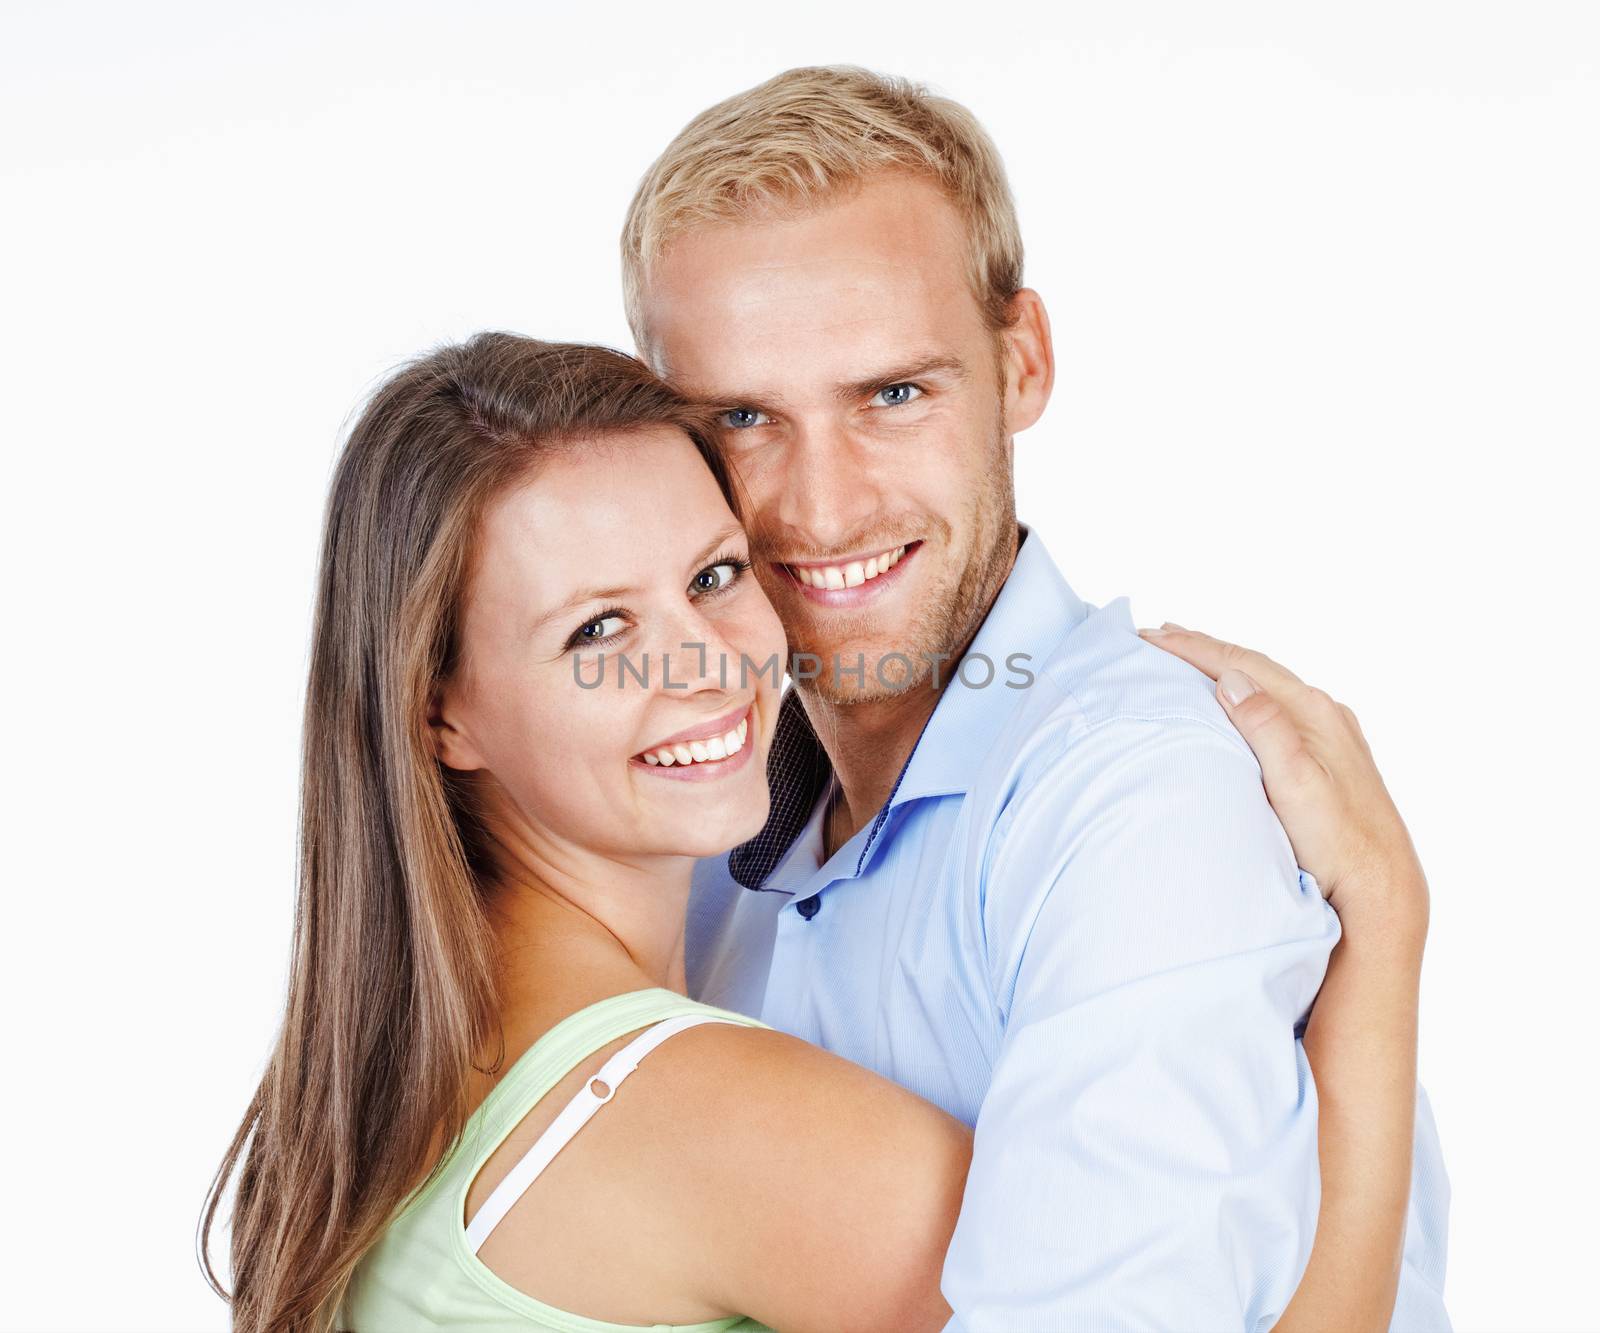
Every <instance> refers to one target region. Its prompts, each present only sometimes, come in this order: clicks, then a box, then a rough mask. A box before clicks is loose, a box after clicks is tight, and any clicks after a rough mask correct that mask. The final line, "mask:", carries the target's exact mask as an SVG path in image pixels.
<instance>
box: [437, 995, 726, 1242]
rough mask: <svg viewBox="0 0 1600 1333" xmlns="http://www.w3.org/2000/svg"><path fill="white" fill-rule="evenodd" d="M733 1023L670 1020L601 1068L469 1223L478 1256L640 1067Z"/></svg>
mask: <svg viewBox="0 0 1600 1333" xmlns="http://www.w3.org/2000/svg"><path fill="white" fill-rule="evenodd" d="M733 1021H734V1020H733V1019H731V1018H714V1017H712V1016H711V1015H709V1014H685V1015H684V1016H683V1017H682V1018H669V1019H666V1020H665V1021H663V1022H660V1023H657V1024H655V1025H654V1026H653V1027H649V1028H646V1029H645V1030H644V1031H643V1032H641V1033H640V1034H639V1035H638V1036H637V1037H635V1038H634V1039H633V1040H632V1041H630V1042H629V1043H628V1044H627V1045H626V1046H624V1047H623V1048H622V1049H621V1050H620V1051H618V1052H617V1053H616V1054H615V1055H613V1056H612V1057H611V1058H610V1059H609V1060H607V1061H606V1062H605V1064H603V1065H601V1066H600V1071H599V1073H597V1074H595V1075H594V1076H593V1077H592V1078H590V1079H589V1081H588V1082H587V1083H585V1084H584V1085H583V1087H581V1088H580V1089H578V1092H577V1094H576V1095H575V1096H574V1097H573V1099H572V1100H571V1101H570V1102H568V1103H567V1104H566V1106H564V1107H563V1108H562V1110H561V1114H560V1115H558V1116H557V1117H556V1118H555V1119H554V1120H552V1121H551V1122H550V1124H549V1126H548V1128H546V1129H545V1131H544V1133H543V1134H541V1135H539V1137H538V1139H537V1140H536V1141H535V1142H534V1145H533V1146H532V1147H531V1148H529V1149H528V1151H527V1152H526V1153H525V1154H523V1157H522V1160H521V1161H519V1162H518V1163H517V1164H516V1165H515V1166H514V1167H512V1168H511V1170H510V1171H509V1172H507V1173H506V1177H505V1179H504V1180H502V1181H501V1182H500V1183H499V1184H498V1185H496V1186H495V1187H494V1192H493V1193H492V1194H490V1195H489V1197H488V1198H487V1199H485V1200H484V1203H483V1207H482V1208H480V1209H478V1211H477V1214H476V1215H475V1216H474V1217H473V1219H472V1221H471V1222H470V1223H468V1225H467V1244H468V1245H470V1246H471V1247H472V1252H473V1253H474V1254H476V1253H477V1252H478V1251H479V1250H481V1249H482V1248H483V1243H484V1241H486V1240H488V1239H489V1235H490V1233H491V1232H493V1231H494V1229H495V1228H496V1227H497V1226H499V1225H500V1223H501V1222H503V1221H504V1220H505V1216H506V1214H507V1213H509V1212H510V1211H511V1208H512V1206H513V1205H514V1204H515V1203H516V1202H517V1200H518V1199H520V1198H521V1197H522V1196H523V1195H524V1194H525V1193H527V1191H528V1187H529V1186H530V1185H532V1184H533V1182H534V1181H536V1180H537V1179H538V1178H539V1175H540V1173H541V1172H543V1170H544V1169H545V1167H547V1166H549V1165H550V1163H551V1162H552V1161H554V1160H555V1156H556V1154H557V1153H558V1152H560V1151H561V1150H562V1149H563V1148H565V1147H566V1146H567V1144H569V1143H570V1142H571V1141H572V1136H573V1135H574V1134H576V1133H577V1132H578V1131H579V1130H580V1129H582V1128H583V1127H584V1126H585V1125H586V1124H588V1123H589V1119H590V1117H591V1116H593V1115H594V1113H595V1112H596V1111H598V1110H599V1109H600V1108H601V1107H602V1106H604V1105H605V1104H606V1103H607V1102H609V1101H610V1100H611V1099H612V1098H613V1097H615V1096H616V1095H617V1088H618V1087H619V1086H620V1085H621V1083H622V1081H623V1080H624V1079H625V1078H627V1077H628V1075H629V1074H631V1073H633V1071H634V1070H635V1069H637V1068H638V1067H639V1061H641V1060H643V1059H644V1058H645V1056H647V1055H649V1054H650V1052H651V1051H653V1050H655V1048H656V1047H657V1046H659V1045H661V1043H662V1042H664V1041H665V1040H666V1039H667V1038H668V1037H671V1036H674V1035H675V1034H677V1033H679V1032H682V1031H683V1030H684V1029H685V1028H692V1027H696V1026H698V1025H699V1024H701V1023H732V1022H733ZM596 1083H603V1084H604V1085H605V1088H606V1092H605V1096H603V1097H602V1096H600V1095H599V1094H598V1093H596V1092H595V1091H594V1085H595V1084H596Z"/></svg>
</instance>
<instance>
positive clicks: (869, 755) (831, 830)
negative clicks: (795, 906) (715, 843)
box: [800, 680, 939, 859]
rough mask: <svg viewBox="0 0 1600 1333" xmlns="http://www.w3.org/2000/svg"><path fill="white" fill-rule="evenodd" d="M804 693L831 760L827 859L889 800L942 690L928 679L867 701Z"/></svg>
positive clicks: (825, 837) (825, 826) (825, 843)
mask: <svg viewBox="0 0 1600 1333" xmlns="http://www.w3.org/2000/svg"><path fill="white" fill-rule="evenodd" d="M800 698H801V702H802V703H803V704H804V705H805V710H806V716H807V717H808V718H809V719H810V721H811V725H812V728H813V729H814V730H815V731H816V733H817V736H818V737H819V738H820V739H821V740H822V741H823V745H824V748H826V750H827V751H828V759H829V761H830V762H831V763H832V765H833V776H834V786H833V797H832V799H831V801H830V802H829V805H828V811H827V814H826V816H825V818H824V821H823V825H822V841H823V857H824V859H826V858H827V857H829V856H832V855H833V854H834V852H836V851H838V850H839V848H840V847H842V846H844V844H845V843H847V842H849V841H850V839H851V838H853V837H854V836H855V835H856V833H857V831H858V830H860V829H861V828H862V827H863V826H864V825H865V824H866V823H867V821H868V820H869V819H871V818H872V817H873V816H874V815H876V814H877V813H878V811H879V810H881V809H882V808H883V807H884V805H885V804H886V803H887V802H888V800H889V796H890V794H891V793H892V792H893V791H894V785H895V782H896V781H897V780H898V778H899V777H900V771H901V770H902V769H903V768H904V767H905V765H906V760H907V759H909V758H910V757H911V751H912V750H913V749H915V748H916V744H917V738H918V737H919V736H921V735H922V729H923V727H925V726H926V725H927V724H928V719H929V718H930V717H932V716H933V710H934V709H935V708H936V707H937V706H938V703H939V692H938V691H937V690H935V689H934V687H933V683H932V681H931V680H930V681H925V682H923V683H922V684H920V685H918V686H916V687H914V688H913V689H910V690H907V691H906V692H905V693H904V694H900V695H896V696H895V697H894V698H892V699H884V700H881V701H878V702H874V703H867V704H836V703H831V702H829V701H828V700H826V699H821V698H818V697H817V696H816V695H814V694H812V693H810V692H804V693H802V694H801V696H800Z"/></svg>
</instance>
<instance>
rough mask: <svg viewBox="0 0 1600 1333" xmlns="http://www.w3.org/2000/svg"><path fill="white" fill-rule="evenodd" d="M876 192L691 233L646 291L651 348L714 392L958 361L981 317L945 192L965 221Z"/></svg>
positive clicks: (662, 361)
mask: <svg viewBox="0 0 1600 1333" xmlns="http://www.w3.org/2000/svg"><path fill="white" fill-rule="evenodd" d="M867 193H868V192H865V191H863V192H862V196H858V197H856V198H853V199H851V200H848V201H846V202H845V203H843V204H842V205H839V206H836V207H834V208H832V209H828V210H821V211H819V212H817V213H814V214H808V215H805V216H802V217H798V218H785V219H779V220H767V219H763V220H760V221H756V222H750V223H725V224H716V225H712V226H707V227H704V228H700V229H697V230H696V231H693V232H690V233H687V234H685V235H683V236H682V237H680V238H678V239H677V240H676V241H675V242H674V243H673V244H672V245H671V246H670V247H669V248H668V249H667V251H666V252H665V253H664V254H663V255H662V256H660V257H659V258H658V260H657V261H656V263H655V264H653V265H652V266H651V270H650V273H649V276H648V278H647V281H646V283H645V287H644V291H643V293H642V296H643V300H642V301H641V307H642V310H643V313H644V316H645V326H646V329H647V331H648V333H647V339H646V341H647V343H648V345H647V346H644V347H642V348H641V351H643V352H644V353H645V355H646V356H647V357H648V358H649V360H650V361H651V363H652V364H653V365H654V366H655V368H656V369H657V370H658V371H660V372H661V373H662V374H664V375H666V376H667V377H668V378H669V379H672V380H673V381H674V382H675V383H678V384H680V385H681V386H682V387H684V388H686V389H689V390H691V391H693V392H696V393H710V394H717V393H725V392H753V391H756V390H759V389H761V388H763V387H771V386H772V382H773V381H774V380H775V379H776V380H778V381H792V380H794V379H796V378H800V379H804V380H806V381H812V380H819V379H825V378H829V377H833V378H836V379H837V378H839V377H843V378H844V379H848V380H854V379H858V378H860V377H861V376H862V375H864V374H871V373H874V372H875V371H876V370H877V369H880V368H887V367H888V366H891V365H893V364H896V363H901V362H909V361H914V360H918V359H925V358H927V357H930V356H936V355H942V354H943V355H947V354H948V353H949V351H950V347H951V344H952V342H953V341H955V340H957V339H959V338H960V336H961V334H962V333H963V332H965V331H966V330H964V328H963V326H964V325H966V324H968V323H971V322H973V321H978V320H980V318H981V317H980V313H979V311H978V307H977V303H976V301H975V299H974V297H973V295H972V292H971V288H970V285H969V283H968V281H967V273H966V268H965V263H964V259H965V252H964V250H963V249H962V247H961V244H960V241H961V236H960V231H959V226H958V225H957V224H956V223H955V222H954V220H953V210H949V209H948V205H945V204H944V201H943V199H942V197H938V196H935V198H934V199H933V200H932V201H931V202H932V203H935V204H938V205H940V206H941V207H944V208H945V209H946V210H947V211H950V212H951V213H952V217H947V218H944V219H934V220H932V221H929V220H928V219H927V218H925V217H924V218H922V219H921V220H920V221H919V220H917V219H916V218H915V217H914V210H913V211H912V212H908V208H907V204H908V201H907V200H905V199H903V198H897V199H887V200H885V199H874V198H866V197H864V196H866V195H867ZM922 202H923V203H924V205H926V204H928V203H929V202H930V201H928V200H927V199H926V198H923V200H922Z"/></svg>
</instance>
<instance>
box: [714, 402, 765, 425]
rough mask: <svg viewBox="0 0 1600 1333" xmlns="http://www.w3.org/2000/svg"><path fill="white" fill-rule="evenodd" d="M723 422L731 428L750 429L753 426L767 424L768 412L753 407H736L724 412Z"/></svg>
mask: <svg viewBox="0 0 1600 1333" xmlns="http://www.w3.org/2000/svg"><path fill="white" fill-rule="evenodd" d="M722 424H723V425H724V426H726V427H728V429H729V430H748V429H749V428H750V427H751V426H764V425H766V424H767V414H766V413H765V412H758V411H756V409H755V408H753V407H736V408H734V409H733V410H732V411H731V412H724V413H723V414H722Z"/></svg>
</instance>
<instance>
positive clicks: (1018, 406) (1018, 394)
mask: <svg viewBox="0 0 1600 1333" xmlns="http://www.w3.org/2000/svg"><path fill="white" fill-rule="evenodd" d="M1011 313H1012V314H1013V315H1015V316H1016V318H1015V320H1014V321H1013V323H1012V325H1011V327H1010V328H1008V329H1002V330H1001V332H1000V340H1001V346H1002V348H1003V352H1002V355H1003V357H1004V365H1005V377H1006V378H1005V386H1006V397H1005V418H1006V420H1005V430H1006V434H1007V435H1015V434H1017V433H1018V432H1019V431H1025V430H1027V429H1028V427H1029V426H1031V425H1033V423H1034V422H1036V421H1037V420H1038V419H1039V418H1040V417H1041V416H1043V415H1044V409H1045V404H1046V403H1048V402H1049V401H1050V389H1051V387H1052V386H1053V385H1054V384H1055V381H1056V352H1055V346H1054V344H1052V343H1051V341H1050V316H1049V315H1048V314H1047V313H1045V308H1044V300H1043V298H1042V297H1040V295H1039V293H1038V292H1036V291H1034V290H1033V288H1031V287H1024V288H1023V289H1022V290H1021V291H1020V292H1018V293H1017V294H1016V295H1015V296H1013V297H1012V298H1011Z"/></svg>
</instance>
